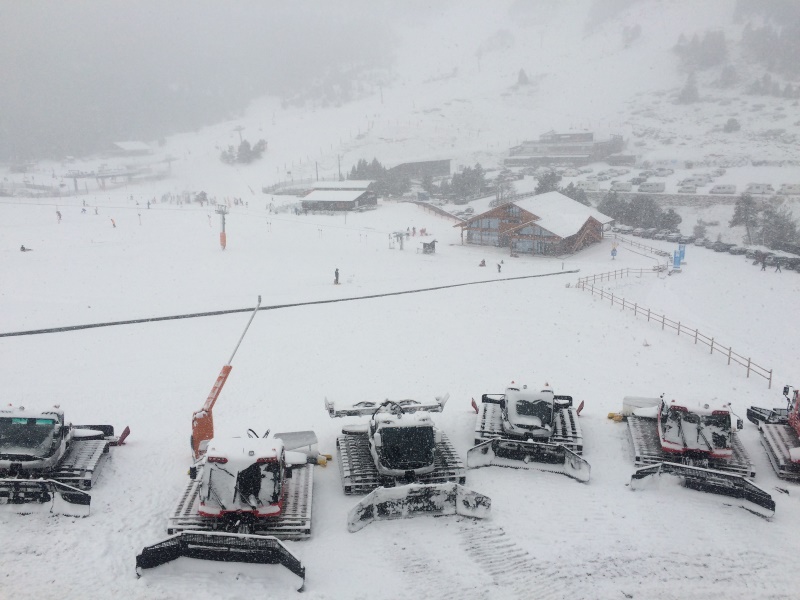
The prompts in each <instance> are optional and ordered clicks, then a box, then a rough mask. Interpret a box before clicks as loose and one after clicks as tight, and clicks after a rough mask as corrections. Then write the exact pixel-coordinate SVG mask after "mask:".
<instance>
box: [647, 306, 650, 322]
mask: <svg viewBox="0 0 800 600" xmlns="http://www.w3.org/2000/svg"><path fill="white" fill-rule="evenodd" d="M647 322H648V323H649V322H650V309H649V308H648V309H647Z"/></svg>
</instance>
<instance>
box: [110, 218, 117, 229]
mask: <svg viewBox="0 0 800 600" xmlns="http://www.w3.org/2000/svg"><path fill="white" fill-rule="evenodd" d="M111 226H112V227H113V228H114V229H116V228H117V223H116V221H114V219H111Z"/></svg>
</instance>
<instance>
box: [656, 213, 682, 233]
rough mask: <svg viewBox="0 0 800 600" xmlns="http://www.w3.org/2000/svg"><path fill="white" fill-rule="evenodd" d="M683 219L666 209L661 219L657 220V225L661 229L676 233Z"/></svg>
mask: <svg viewBox="0 0 800 600" xmlns="http://www.w3.org/2000/svg"><path fill="white" fill-rule="evenodd" d="M682 221H683V219H682V218H681V216H680V215H679V214H678V213H676V212H675V211H674V210H673V209H671V208H670V209H667V212H665V213H664V214H663V215H662V216H661V218H660V219H659V224H658V225H657V226H658V227H660V228H661V229H669V230H670V231H676V230H677V229H678V225H680V224H681V222H682Z"/></svg>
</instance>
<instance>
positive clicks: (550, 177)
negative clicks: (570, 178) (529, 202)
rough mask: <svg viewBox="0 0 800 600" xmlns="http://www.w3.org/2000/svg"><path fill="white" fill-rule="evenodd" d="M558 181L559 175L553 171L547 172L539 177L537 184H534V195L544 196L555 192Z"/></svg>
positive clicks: (559, 179)
mask: <svg viewBox="0 0 800 600" xmlns="http://www.w3.org/2000/svg"><path fill="white" fill-rule="evenodd" d="M559 181H561V175H559V174H558V173H556V172H555V171H548V172H547V173H545V174H544V175H542V176H541V177H539V182H538V183H537V184H536V191H535V192H534V193H535V194H536V195H538V194H546V193H547V192H557V191H558V182H559Z"/></svg>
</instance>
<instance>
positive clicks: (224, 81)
mask: <svg viewBox="0 0 800 600" xmlns="http://www.w3.org/2000/svg"><path fill="white" fill-rule="evenodd" d="M416 5H417V3H413V4H404V5H403V9H404V10H408V9H409V8H413V7H414V6H416ZM399 16H401V15H398V9H397V7H396V6H394V5H392V3H391V2H389V1H388V0H380V1H378V2H375V1H372V2H366V1H355V2H352V1H351V2H347V3H344V2H335V3H332V2H324V1H313V2H311V1H309V2H302V1H298V2H277V1H255V0H247V1H230V2H221V1H210V0H200V1H198V0H192V1H189V0H168V1H166V2H164V1H162V0H136V1H135V2H131V1H129V0H127V1H125V0H102V1H101V0H97V1H90V0H67V1H49V2H46V1H42V0H4V2H3V3H2V4H0V72H2V73H3V77H2V84H0V160H24V159H30V158H42V157H52V158H61V157H63V156H65V155H78V154H81V153H87V152H92V151H96V150H103V149H105V148H106V147H107V145H108V144H109V143H110V142H112V141H120V140H152V139H156V138H160V137H162V136H166V135H169V134H171V133H175V132H178V131H186V130H192V129H196V128H198V127H200V126H202V125H205V124H209V123H213V122H215V121H219V120H221V119H225V118H231V117H233V116H235V115H236V114H237V113H238V112H240V111H241V110H242V109H243V108H244V107H245V106H246V105H247V102H248V101H249V100H251V99H253V98H255V97H258V96H260V95H264V94H275V95H283V96H288V95H291V94H292V93H293V92H295V91H297V90H299V89H302V88H303V87H308V85H309V83H310V82H313V81H314V80H315V78H319V77H320V76H322V75H324V74H325V73H329V72H330V70H331V69H332V68H337V67H340V68H341V67H347V66H355V65H364V66H387V65H388V64H389V63H390V60H391V40H392V36H391V29H390V24H391V23H394V22H396V21H397V18H398V17H399Z"/></svg>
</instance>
